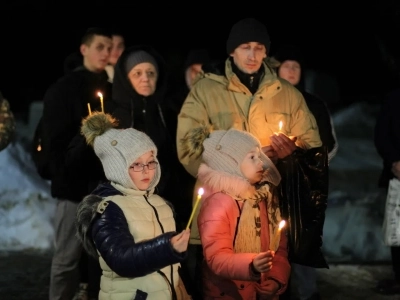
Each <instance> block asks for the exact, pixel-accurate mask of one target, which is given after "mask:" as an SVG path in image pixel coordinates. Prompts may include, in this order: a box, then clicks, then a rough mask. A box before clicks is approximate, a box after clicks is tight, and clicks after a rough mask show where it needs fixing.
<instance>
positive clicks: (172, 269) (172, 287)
mask: <svg viewBox="0 0 400 300" xmlns="http://www.w3.org/2000/svg"><path fill="white" fill-rule="evenodd" d="M148 196H149V192H147V193H146V195H143V197H144V199H145V200H146V202H147V203H148V204H149V205H150V207H151V208H152V209H153V210H154V213H155V215H156V219H157V222H158V225H160V228H161V232H162V233H165V232H164V227H163V226H162V224H161V222H160V218H159V216H158V212H157V209H156V208H155V207H154V206H153V205H151V204H150V202H149V199H148V198H147V197H148ZM170 268H171V275H170V276H171V282H170V281H169V280H168V277H167V276H166V275H165V274H164V273H163V272H162V271H161V270H158V271H157V273H158V274H160V275H161V276H162V277H164V279H165V280H166V281H167V282H168V284H169V286H170V288H171V293H172V300H177V299H178V298H177V296H176V291H175V287H174V267H173V265H170Z"/></svg>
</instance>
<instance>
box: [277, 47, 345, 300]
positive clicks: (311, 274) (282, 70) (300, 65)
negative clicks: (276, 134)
mask: <svg viewBox="0 0 400 300" xmlns="http://www.w3.org/2000/svg"><path fill="white" fill-rule="evenodd" d="M269 62H270V64H271V65H272V66H273V67H275V68H276V71H277V75H278V76H279V77H280V78H283V79H285V80H287V81H289V82H290V83H291V84H292V85H293V86H295V87H296V88H297V89H298V90H299V91H300V92H301V93H302V95H303V97H304V100H305V101H306V104H307V106H308V108H309V109H310V111H311V113H312V114H313V115H314V117H315V120H316V122H317V125H318V131H319V135H320V138H321V141H322V144H323V146H325V147H326V148H327V150H328V161H330V160H331V159H332V158H333V157H334V156H335V154H336V152H337V149H338V143H337V139H336V135H335V131H334V127H333V122H332V117H331V115H330V112H329V110H328V107H327V105H326V103H325V102H324V101H323V100H321V99H319V98H317V97H316V96H314V95H312V94H310V93H307V92H306V91H305V90H304V84H303V82H304V70H305V62H304V57H303V54H302V53H301V51H300V49H298V48H297V47H295V46H292V45H284V46H282V47H280V48H279V49H278V51H277V52H276V53H275V54H274V55H273V56H272V57H271V59H269ZM291 265H292V273H291V278H290V284H291V290H292V291H293V292H294V294H295V295H294V297H295V298H293V297H291V298H290V299H296V300H314V299H315V300H316V299H320V295H319V292H318V287H317V272H316V269H315V268H312V267H309V266H304V265H300V264H296V263H292V264H291ZM287 293H290V290H288V291H287ZM283 297H285V296H283Z"/></svg>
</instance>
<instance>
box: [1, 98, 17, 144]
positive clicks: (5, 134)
mask: <svg viewBox="0 0 400 300" xmlns="http://www.w3.org/2000/svg"><path fill="white" fill-rule="evenodd" d="M14 133H15V119H14V115H13V113H12V112H11V110H10V104H9V103H8V101H7V100H6V99H4V97H3V95H2V94H1V92H0V151H1V150H3V149H5V148H6V147H7V146H8V145H9V144H10V143H11V141H12V139H13V137H14Z"/></svg>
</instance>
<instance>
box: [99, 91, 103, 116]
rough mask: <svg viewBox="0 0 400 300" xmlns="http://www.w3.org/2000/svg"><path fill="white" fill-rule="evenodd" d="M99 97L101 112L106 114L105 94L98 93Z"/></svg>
mask: <svg viewBox="0 0 400 300" xmlns="http://www.w3.org/2000/svg"><path fill="white" fill-rule="evenodd" d="M97 96H99V97H100V105H101V112H103V113H104V104H103V94H102V93H100V92H98V93H97Z"/></svg>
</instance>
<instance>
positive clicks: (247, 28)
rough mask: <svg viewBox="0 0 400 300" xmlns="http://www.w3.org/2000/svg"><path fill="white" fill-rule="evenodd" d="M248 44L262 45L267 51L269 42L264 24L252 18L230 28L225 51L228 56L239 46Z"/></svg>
mask: <svg viewBox="0 0 400 300" xmlns="http://www.w3.org/2000/svg"><path fill="white" fill-rule="evenodd" d="M249 42H258V43H260V44H263V45H264V46H265V48H266V49H267V53H268V50H269V46H270V45H271V40H270V38H269V34H268V31H267V27H265V25H264V24H262V23H261V22H259V21H257V20H256V19H253V18H246V19H243V20H240V21H239V22H237V23H236V24H234V25H233V26H232V29H231V32H230V33H229V37H228V40H227V41H226V51H227V52H228V55H230V54H231V53H232V52H233V51H234V50H235V49H236V48H237V47H238V46H239V45H241V44H244V43H249Z"/></svg>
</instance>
